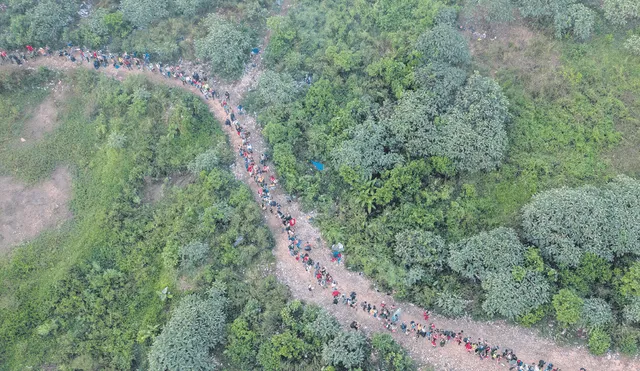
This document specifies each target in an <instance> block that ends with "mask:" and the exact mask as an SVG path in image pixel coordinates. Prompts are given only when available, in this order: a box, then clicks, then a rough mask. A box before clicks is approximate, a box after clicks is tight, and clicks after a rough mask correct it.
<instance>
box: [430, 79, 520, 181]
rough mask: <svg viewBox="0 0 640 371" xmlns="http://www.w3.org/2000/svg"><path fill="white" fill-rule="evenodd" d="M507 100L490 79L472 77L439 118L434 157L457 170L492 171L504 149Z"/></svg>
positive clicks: (500, 158) (505, 146) (507, 113)
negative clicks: (441, 158) (447, 162)
mask: <svg viewBox="0 0 640 371" xmlns="http://www.w3.org/2000/svg"><path fill="white" fill-rule="evenodd" d="M508 118H509V112H508V101H507V98H506V97H505V96H504V94H503V93H502V89H501V88H500V86H499V85H498V84H497V83H496V82H495V81H493V80H491V79H489V78H486V77H482V76H480V75H478V74H474V75H473V76H471V77H470V78H469V80H467V84H466V85H465V86H464V87H463V88H461V89H460V91H459V92H458V96H457V97H456V101H455V104H454V106H453V108H452V109H451V110H450V111H449V112H447V114H445V115H444V116H443V117H442V126H440V127H439V135H438V139H437V144H436V146H435V151H434V154H435V155H438V156H446V157H448V158H449V159H451V160H452V161H453V163H454V164H455V166H456V169H457V170H459V171H468V172H475V171H479V170H490V169H494V168H496V167H497V166H498V165H499V164H500V163H501V162H502V159H503V157H504V155H505V152H506V149H507V132H506V129H505V125H506V122H507V120H508Z"/></svg>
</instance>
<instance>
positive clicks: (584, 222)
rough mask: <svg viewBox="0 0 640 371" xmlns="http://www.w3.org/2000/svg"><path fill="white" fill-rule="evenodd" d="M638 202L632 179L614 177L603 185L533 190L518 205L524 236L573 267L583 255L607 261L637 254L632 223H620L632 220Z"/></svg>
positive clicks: (639, 189)
mask: <svg viewBox="0 0 640 371" xmlns="http://www.w3.org/2000/svg"><path fill="white" fill-rule="evenodd" d="M639 204H640V187H638V182H637V181H635V180H633V179H630V178H626V177H619V178H617V179H616V180H615V181H613V182H611V183H609V184H608V185H607V186H606V187H605V188H603V189H597V188H595V187H590V186H586V187H582V188H576V189H555V190H550V191H546V192H544V193H541V194H538V195H536V196H534V197H533V200H532V201H531V202H530V203H529V204H528V205H527V206H525V207H524V209H523V222H522V224H523V229H524V233H525V237H526V238H527V239H528V240H529V241H530V242H532V243H534V244H536V245H537V246H539V247H540V248H541V250H542V252H543V254H544V255H545V257H547V258H549V259H551V260H553V261H554V262H555V263H557V264H559V265H564V266H570V267H575V266H577V265H578V264H579V262H580V259H582V256H583V255H584V254H585V253H592V254H594V255H596V256H598V257H600V258H602V259H605V260H607V261H613V258H614V255H622V254H626V253H633V254H638V252H639V250H638V248H639V247H640V246H639V245H638V243H637V239H636V237H635V236H637V235H638V233H639V230H638V226H637V225H635V224H634V223H624V222H623V220H632V219H629V218H634V216H633V215H634V213H635V210H637V209H636V207H637V206H635V205H639ZM594 231H597V232H595V233H594Z"/></svg>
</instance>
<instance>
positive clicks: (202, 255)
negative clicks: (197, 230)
mask: <svg viewBox="0 0 640 371" xmlns="http://www.w3.org/2000/svg"><path fill="white" fill-rule="evenodd" d="M178 253H179V254H180V267H181V268H182V269H187V270H188V269H192V268H196V267H197V266H199V265H200V264H202V263H203V262H204V260H205V259H206V258H207V256H208V255H209V245H208V244H206V243H202V242H198V241H194V242H191V243H189V244H187V245H184V246H182V247H180V251H179V252H178Z"/></svg>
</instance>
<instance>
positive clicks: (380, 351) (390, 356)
mask: <svg viewBox="0 0 640 371" xmlns="http://www.w3.org/2000/svg"><path fill="white" fill-rule="evenodd" d="M371 348H372V350H373V356H374V359H375V363H374V367H375V369H377V370H395V371H410V370H415V369H416V366H415V364H414V363H413V360H412V359H411V358H410V357H409V356H408V355H407V353H406V351H405V350H404V349H402V347H400V345H398V343H396V342H395V341H394V340H393V338H392V337H391V335H389V334H380V333H375V334H373V336H372V337H371Z"/></svg>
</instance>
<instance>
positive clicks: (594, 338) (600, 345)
mask: <svg viewBox="0 0 640 371" xmlns="http://www.w3.org/2000/svg"><path fill="white" fill-rule="evenodd" d="M610 347H611V336H610V335H609V334H607V333H606V332H605V331H604V330H603V329H601V328H595V329H593V330H591V331H589V351H590V352H591V353H593V354H595V355H597V356H601V355H603V354H605V353H606V352H607V351H608V350H609V348H610Z"/></svg>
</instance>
